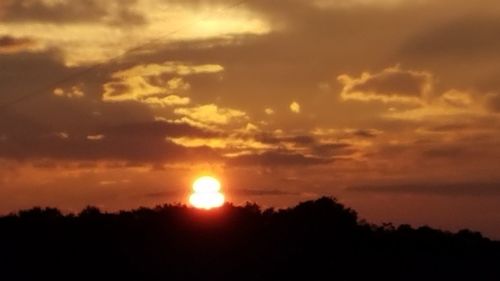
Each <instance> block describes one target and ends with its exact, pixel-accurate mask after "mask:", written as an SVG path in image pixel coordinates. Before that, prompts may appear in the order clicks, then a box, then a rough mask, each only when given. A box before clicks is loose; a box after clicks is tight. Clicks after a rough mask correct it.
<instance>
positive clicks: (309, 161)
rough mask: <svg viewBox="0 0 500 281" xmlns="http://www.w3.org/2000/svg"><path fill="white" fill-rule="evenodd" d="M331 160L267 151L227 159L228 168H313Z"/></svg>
mask: <svg viewBox="0 0 500 281" xmlns="http://www.w3.org/2000/svg"><path fill="white" fill-rule="evenodd" d="M332 162H333V160H332V159H325V158H318V157H311V156H305V155H302V154H297V153H287V152H279V151H268V152H264V153H260V154H248V155H240V156H236V157H231V158H228V159H227V161H226V163H227V164H228V165H230V166H270V167H279V166H314V165H326V164H330V163H332Z"/></svg>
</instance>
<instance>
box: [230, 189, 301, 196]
mask: <svg viewBox="0 0 500 281" xmlns="http://www.w3.org/2000/svg"><path fill="white" fill-rule="evenodd" d="M231 193H232V194H234V195H238V196H297V195H300V193H299V192H292V191H287V190H280V189H265V188H260V189H258V188H251V189H234V190H232V191H231Z"/></svg>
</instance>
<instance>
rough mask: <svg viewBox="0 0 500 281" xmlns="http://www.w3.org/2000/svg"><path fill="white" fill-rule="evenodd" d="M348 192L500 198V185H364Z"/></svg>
mask: <svg viewBox="0 0 500 281" xmlns="http://www.w3.org/2000/svg"><path fill="white" fill-rule="evenodd" d="M347 191H349V192H362V193H395V194H432V195H441V196H500V183H496V182H465V183H443V184H439V183H437V184H429V183H422V184H401V185H372V186H368V185H363V186H353V187H350V188H348V189H347Z"/></svg>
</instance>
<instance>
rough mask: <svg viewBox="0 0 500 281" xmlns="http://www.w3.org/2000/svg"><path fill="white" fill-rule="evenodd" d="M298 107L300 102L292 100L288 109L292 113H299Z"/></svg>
mask: <svg viewBox="0 0 500 281" xmlns="http://www.w3.org/2000/svg"><path fill="white" fill-rule="evenodd" d="M300 109H301V108H300V104H299V103H298V102H296V101H294V102H292V103H291V104H290V110H291V111H292V112H293V113H300Z"/></svg>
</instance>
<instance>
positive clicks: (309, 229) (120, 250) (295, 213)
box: [0, 198, 500, 280]
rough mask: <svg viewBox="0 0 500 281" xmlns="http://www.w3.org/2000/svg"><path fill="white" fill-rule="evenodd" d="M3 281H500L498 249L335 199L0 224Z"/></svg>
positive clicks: (52, 212)
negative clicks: (280, 206)
mask: <svg viewBox="0 0 500 281" xmlns="http://www.w3.org/2000/svg"><path fill="white" fill-rule="evenodd" d="M0 238H1V239H0V275H1V276H0V280H500V243H499V242H495V241H491V240H489V239H487V238H484V237H482V236H481V234H479V233H476V232H472V231H469V230H463V231H460V232H458V233H454V234H453V233H448V232H443V231H439V230H435V229H431V228H429V227H421V228H418V229H414V228H412V227H410V226H399V227H393V226H391V225H384V226H376V225H370V224H368V223H365V222H362V221H360V220H359V219H358V217H357V214H356V212H355V211H353V210H351V209H348V208H346V207H344V206H342V205H341V204H339V203H337V202H336V201H335V200H334V199H330V198H321V199H319V200H316V201H310V202H305V203H301V204H299V205H298V206H296V207H294V208H290V209H286V210H278V211H275V210H265V211H262V210H261V209H260V208H259V207H258V206H256V205H250V204H249V205H247V206H244V207H236V206H232V205H229V204H228V205H225V206H224V207H223V208H220V209H217V210H213V211H209V212H207V211H200V210H195V209H192V208H188V207H186V206H180V205H175V206H173V205H165V206H161V207H157V208H154V209H146V208H143V209H138V210H134V211H127V212H120V213H116V214H107V213H102V212H100V211H99V210H98V209H96V208H87V209H85V210H84V211H82V212H81V213H80V214H79V215H62V214H61V213H60V212H59V211H58V210H57V209H39V208H35V209H32V210H28V211H22V212H20V213H19V214H17V215H11V216H7V217H3V218H1V219H0Z"/></svg>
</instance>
